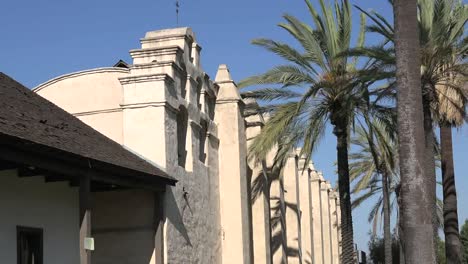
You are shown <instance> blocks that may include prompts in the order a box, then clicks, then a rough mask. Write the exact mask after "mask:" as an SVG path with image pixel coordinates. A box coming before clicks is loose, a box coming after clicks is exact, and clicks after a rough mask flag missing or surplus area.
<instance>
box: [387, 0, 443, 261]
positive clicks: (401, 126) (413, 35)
mask: <svg viewBox="0 0 468 264" xmlns="http://www.w3.org/2000/svg"><path fill="white" fill-rule="evenodd" d="M394 9H395V12H394V21H395V49H396V66H397V76H396V77H397V87H398V93H397V109H398V139H399V145H400V148H399V157H400V173H401V226H402V229H403V230H402V231H403V240H404V241H403V247H404V254H405V262H406V263H411V264H433V263H435V254H434V249H433V240H434V236H433V228H432V220H431V219H432V205H433V203H434V200H431V194H430V193H429V192H430V190H429V189H428V187H427V184H426V182H427V177H426V175H425V170H424V165H425V148H424V131H423V107H422V92H421V77H420V75H421V73H420V67H421V54H420V52H421V51H420V45H419V32H418V18H417V0H394Z"/></svg>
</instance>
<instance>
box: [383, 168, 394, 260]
mask: <svg viewBox="0 0 468 264" xmlns="http://www.w3.org/2000/svg"><path fill="white" fill-rule="evenodd" d="M382 189H383V210H384V247H385V264H392V263H393V260H392V234H391V231H390V196H389V186H388V173H387V172H386V171H384V172H383V173H382Z"/></svg>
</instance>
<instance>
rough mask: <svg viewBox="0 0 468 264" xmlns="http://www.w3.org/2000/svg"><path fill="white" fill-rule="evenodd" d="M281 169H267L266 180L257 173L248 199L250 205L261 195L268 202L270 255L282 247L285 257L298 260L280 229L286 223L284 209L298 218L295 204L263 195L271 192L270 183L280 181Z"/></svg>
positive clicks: (296, 254) (297, 254)
mask: <svg viewBox="0 0 468 264" xmlns="http://www.w3.org/2000/svg"><path fill="white" fill-rule="evenodd" d="M283 168H284V166H272V167H267V168H266V175H267V178H265V177H264V176H263V172H262V171H261V172H259V174H258V175H257V177H255V180H254V181H253V182H252V185H251V194H250V198H251V203H252V204H253V203H255V201H256V200H257V199H258V198H259V197H260V196H262V195H264V196H267V197H268V201H270V209H271V215H270V230H271V231H272V232H274V233H272V237H271V242H270V248H271V254H272V255H274V254H275V253H276V252H277V251H278V250H282V248H283V247H286V255H287V257H292V258H299V248H297V247H289V246H287V243H286V241H285V239H286V234H285V233H284V230H283V229H282V228H281V227H280V226H281V225H282V223H283V224H285V223H286V213H285V212H286V211H287V210H286V208H290V209H291V210H290V211H292V212H294V213H295V215H296V217H299V216H298V214H297V209H298V208H297V204H295V203H288V202H285V201H283V203H282V201H281V198H280V197H278V196H271V195H270V193H265V190H271V186H272V183H274V182H277V181H280V179H281V178H280V175H281V172H282V169H283ZM265 185H266V186H265ZM280 185H281V184H280ZM280 196H282V195H280ZM282 204H284V207H285V208H284V209H282V208H281V207H282ZM308 255H309V259H312V258H311V256H310V252H308Z"/></svg>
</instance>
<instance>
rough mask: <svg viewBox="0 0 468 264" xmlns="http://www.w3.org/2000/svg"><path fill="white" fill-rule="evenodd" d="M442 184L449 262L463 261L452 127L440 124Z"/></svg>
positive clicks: (446, 247) (456, 263) (446, 249)
mask: <svg viewBox="0 0 468 264" xmlns="http://www.w3.org/2000/svg"><path fill="white" fill-rule="evenodd" d="M440 150H441V158H442V185H443V189H444V234H445V255H446V258H447V264H460V263H461V242H460V234H459V229H458V213H457V191H456V188H455V171H454V168H453V149H452V127H451V125H450V124H447V123H445V122H444V123H441V124H440Z"/></svg>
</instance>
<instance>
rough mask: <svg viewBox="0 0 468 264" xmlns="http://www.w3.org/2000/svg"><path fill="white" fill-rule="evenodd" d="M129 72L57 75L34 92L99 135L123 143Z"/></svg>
mask: <svg viewBox="0 0 468 264" xmlns="http://www.w3.org/2000/svg"><path fill="white" fill-rule="evenodd" d="M128 72H129V71H128V69H124V68H115V67H109V68H97V69H91V70H85V71H80V72H74V73H70V74H66V75H63V76H59V77H57V78H54V79H52V80H49V81H47V82H45V83H43V84H40V85H39V86H37V87H36V88H34V89H33V91H34V92H36V93H38V94H39V95H41V96H42V97H44V98H46V99H47V100H49V101H51V102H53V103H54V104H56V105H58V106H60V107H61V108H63V109H64V110H65V111H67V112H69V113H71V114H73V115H75V116H76V117H78V118H80V119H81V120H82V121H83V122H85V123H86V124H88V125H89V126H91V127H93V128H94V129H96V130H97V131H99V132H101V133H102V134H104V135H106V136H108V137H109V138H111V139H113V140H114V141H117V142H119V143H122V142H123V132H122V120H123V113H122V109H121V107H120V104H121V103H122V86H121V85H120V82H119V78H120V77H125V76H128V74H129V73H128Z"/></svg>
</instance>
